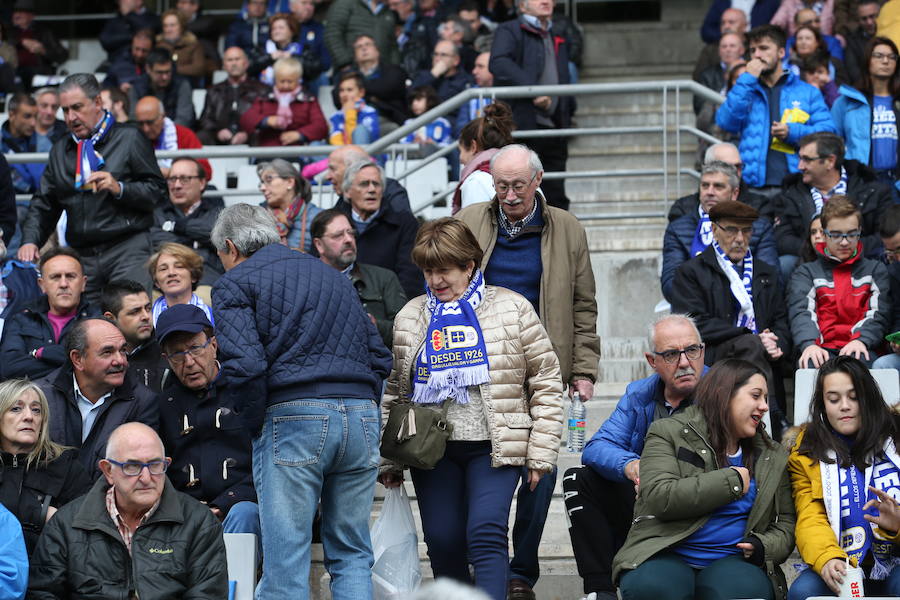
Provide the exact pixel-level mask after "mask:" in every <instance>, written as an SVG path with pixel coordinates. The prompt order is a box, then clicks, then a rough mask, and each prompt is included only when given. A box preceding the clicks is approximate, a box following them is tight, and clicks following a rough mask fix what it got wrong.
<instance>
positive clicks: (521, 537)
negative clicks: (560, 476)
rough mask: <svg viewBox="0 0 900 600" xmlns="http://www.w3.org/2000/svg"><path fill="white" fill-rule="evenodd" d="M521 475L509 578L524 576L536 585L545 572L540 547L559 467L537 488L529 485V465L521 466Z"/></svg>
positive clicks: (554, 468)
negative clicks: (530, 487)
mask: <svg viewBox="0 0 900 600" xmlns="http://www.w3.org/2000/svg"><path fill="white" fill-rule="evenodd" d="M521 478H522V483H521V484H520V485H519V496H518V498H517V500H516V520H515V522H514V523H513V535H512V539H513V559H512V560H511V561H510V563H509V578H510V579H521V580H522V581H524V582H525V583H527V584H528V585H529V586H531V587H534V584H535V583H537V580H538V577H540V575H541V568H540V565H539V564H538V551H539V548H540V545H541V536H543V534H544V523H546V521H547V512H548V511H549V510H550V501H551V500H553V489H554V488H555V487H556V467H553V471H552V472H550V473H547V474H546V475H544V476H543V477H541V480H540V481H539V482H538V484H537V486H536V487H535V488H534V491H533V492H532V491H531V490H530V489H529V488H528V469H527V468H525V467H522V469H521Z"/></svg>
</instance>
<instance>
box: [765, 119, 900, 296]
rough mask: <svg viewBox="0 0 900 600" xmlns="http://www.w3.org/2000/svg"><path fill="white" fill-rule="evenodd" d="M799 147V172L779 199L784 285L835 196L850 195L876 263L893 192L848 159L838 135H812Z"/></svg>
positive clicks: (778, 231) (866, 248)
mask: <svg viewBox="0 0 900 600" xmlns="http://www.w3.org/2000/svg"><path fill="white" fill-rule="evenodd" d="M799 148H800V149H799V151H798V158H799V160H800V162H799V169H800V172H799V173H795V174H793V175H789V176H788V177H786V178H785V180H784V186H783V189H782V191H781V194H779V195H778V196H776V197H775V216H776V221H775V223H776V225H775V239H776V242H777V244H778V255H779V262H780V263H781V275H782V278H783V279H782V281H785V282H786V281H789V280H790V275H791V272H792V271H793V270H794V268H795V267H796V265H797V261H798V260H799V258H798V257H799V255H800V249H801V248H802V247H803V240H804V239H805V238H806V236H807V234H808V231H809V224H810V223H811V222H812V220H813V218H814V217H815V216H816V215H819V214H821V213H822V210H823V209H824V207H825V204H826V203H827V202H828V201H829V200H830V199H831V198H832V197H833V196H836V195H843V196H847V197H848V198H850V199H851V200H852V201H853V202H854V203H855V204H856V205H857V206H858V207H859V212H860V216H861V221H860V225H861V227H862V234H863V240H862V241H863V244H862V247H863V252H864V254H865V255H866V256H867V257H869V258H877V257H878V256H879V255H880V253H881V240H880V239H879V238H878V222H879V220H880V219H881V215H882V214H883V213H884V211H885V210H886V209H887V208H888V207H889V206H891V204H892V200H891V191H890V190H889V189H888V188H887V187H886V186H884V185H883V184H881V183H879V182H878V178H877V176H876V174H875V172H874V171H873V170H872V169H870V168H869V167H867V166H866V165H864V164H862V163H860V162H859V161H856V160H845V159H844V150H845V146H844V141H843V140H842V139H841V138H840V136H837V135H835V134H833V133H828V132H820V133H814V134H812V135H808V136H806V137H804V138H802V139H801V140H800V143H799Z"/></svg>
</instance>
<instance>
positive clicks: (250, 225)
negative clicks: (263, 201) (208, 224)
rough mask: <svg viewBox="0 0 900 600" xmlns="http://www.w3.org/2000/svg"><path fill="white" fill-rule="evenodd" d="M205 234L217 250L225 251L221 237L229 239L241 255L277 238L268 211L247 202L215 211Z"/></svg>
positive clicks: (276, 227) (275, 240) (276, 228)
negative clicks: (210, 225)
mask: <svg viewBox="0 0 900 600" xmlns="http://www.w3.org/2000/svg"><path fill="white" fill-rule="evenodd" d="M209 237H210V240H211V241H212V243H213V246H215V247H216V250H218V251H220V252H226V251H227V250H228V246H227V244H226V243H225V240H231V243H232V244H234V247H235V248H237V251H238V254H240V255H241V256H243V257H245V258H246V257H249V256H252V255H253V253H254V252H256V251H257V250H259V249H260V248H263V247H265V246H268V245H269V244H277V243H278V242H280V241H281V236H279V235H278V226H277V225H276V224H275V218H274V217H273V216H272V214H271V213H270V212H269V211H268V210H266V209H265V208H263V207H262V206H252V205H250V204H234V205H232V206H229V207H228V208H226V209H225V210H223V211H222V212H221V213H219V218H218V219H216V224H215V225H214V226H213V228H212V233H211V234H210V236H209Z"/></svg>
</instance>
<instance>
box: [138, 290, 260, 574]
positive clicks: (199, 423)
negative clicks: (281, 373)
mask: <svg viewBox="0 0 900 600" xmlns="http://www.w3.org/2000/svg"><path fill="white" fill-rule="evenodd" d="M156 339H157V340H158V341H159V345H160V348H162V352H163V356H164V357H165V358H166V359H167V360H168V361H169V368H170V369H171V371H172V374H173V375H174V377H171V376H170V377H169V381H170V382H171V383H170V384H169V385H168V386H166V388H165V389H164V390H163V392H162V394H160V403H159V434H160V437H161V438H162V440H163V444H164V445H165V447H166V448H167V449H168V450H169V452H170V454H171V456H172V465H171V467H170V468H169V472H168V473H169V479H170V480H171V481H172V485H174V486H175V489H177V490H178V491H179V492H184V493H186V494H188V495H190V496H192V497H194V498H195V499H197V500H199V501H200V502H203V503H204V504H206V505H207V506H208V507H209V509H210V510H211V511H212V513H213V514H214V515H215V516H216V518H217V519H219V521H220V522H222V526H223V527H224V529H225V533H253V534H256V540H257V549H259V544H260V526H259V507H258V505H257V503H256V491H255V488H254V487H253V472H252V469H251V465H252V462H253V461H252V458H251V452H250V448H251V443H250V434H249V433H248V432H247V430H246V429H245V428H244V426H243V422H242V421H241V420H240V418H239V417H238V416H237V414H236V413H235V411H234V406H232V405H231V404H230V403H229V402H227V401H226V397H225V396H226V395H225V394H224V393H222V392H223V389H222V388H223V378H222V377H219V373H220V367H219V361H217V360H216V352H217V350H218V344H217V342H216V337H215V335H214V332H213V326H212V324H211V323H210V322H209V319H208V318H207V316H206V313H205V312H203V310H202V309H200V308H197V307H196V306H194V305H192V304H176V305H175V306H172V307H170V308H169V309H167V310H166V311H164V312H163V313H162V314H161V315H160V316H159V321H157V322H156ZM173 380H174V381H173ZM260 558H261V556H260V553H259V552H257V562H259V559H260Z"/></svg>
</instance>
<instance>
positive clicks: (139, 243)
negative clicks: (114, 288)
mask: <svg viewBox="0 0 900 600" xmlns="http://www.w3.org/2000/svg"><path fill="white" fill-rule="evenodd" d="M75 250H77V251H78V252H79V254H81V264H82V265H84V274H85V275H86V276H87V285H86V286H85V289H84V294H85V296H86V297H87V299H88V301H89V302H90V303H91V304H93V305H95V306H98V307H99V306H100V291H101V290H102V289H103V287H104V286H105V285H106V284H107V283H109V282H110V281H114V280H116V279H132V280H134V281H137V282H138V283H140V284H141V285H143V286H144V287H145V288H147V291H148V292H149V290H150V286H151V284H152V282H151V281H150V274H149V273H148V272H147V261H148V260H149V259H150V254H151V253H152V251H153V245H152V243H151V241H150V234H149V233H136V234H134V235H132V236H130V237H128V238H126V239H125V240H123V241H121V242H118V243H116V244H112V245H109V246H107V247H104V246H103V245H99V246H96V247H93V248H92V247H88V248H75Z"/></svg>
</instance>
